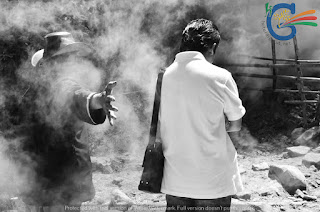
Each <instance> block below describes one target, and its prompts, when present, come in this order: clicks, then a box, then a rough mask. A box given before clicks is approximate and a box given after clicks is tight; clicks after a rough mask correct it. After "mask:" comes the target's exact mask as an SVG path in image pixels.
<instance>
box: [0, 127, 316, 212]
mask: <svg viewBox="0 0 320 212" xmlns="http://www.w3.org/2000/svg"><path fill="white" fill-rule="evenodd" d="M297 131H299V129H296V130H294V131H293V133H292V135H291V137H290V138H289V137H286V136H281V137H277V138H275V139H274V140H273V142H262V143H259V142H258V143H254V141H251V144H250V145H249V146H243V145H242V146H241V145H240V146H239V147H238V153H239V154H238V159H239V166H240V172H241V176H242V180H243V183H244V187H245V191H243V192H241V193H239V194H237V195H236V196H234V197H233V199H232V210H231V211H233V212H248V211H260V212H271V211H272V212H273V211H274V212H280V211H288V212H291V211H301V212H319V211H320V171H319V170H320V146H318V145H319V143H318V141H317V139H316V140H315V138H317V136H318V128H313V129H311V130H309V131H308V130H307V131H303V132H302V131H301V130H300V131H299V134H297ZM245 134H246V136H242V138H243V139H246V140H247V141H248V142H249V143H250V139H252V138H250V136H249V137H248V134H247V133H245ZM297 135H299V136H297ZM256 142H257V141H256ZM308 146H309V147H308ZM141 149H143V148H141ZM142 157H143V152H142V151H141V152H132V153H122V154H118V155H109V156H105V155H102V154H100V156H95V157H92V161H93V164H94V167H93V168H94V174H93V180H94V185H95V188H96V195H95V198H94V199H93V200H92V201H90V202H86V203H84V204H83V206H82V211H126V210H128V211H165V205H166V202H165V196H164V195H163V194H148V193H145V192H141V191H139V190H138V189H137V187H138V183H139V180H140V176H141V172H142V167H141V162H142ZM0 199H1V198H0ZM0 202H1V201H0ZM12 203H14V204H15V206H13V207H11V206H10V205H9V203H8V202H7V204H8V206H7V209H14V210H15V211H23V204H22V203H21V201H19V199H13V200H12V201H11V203H10V204H12ZM1 206H2V207H3V208H4V206H3V205H1ZM0 208H1V207H0ZM0 211H1V210H0Z"/></svg>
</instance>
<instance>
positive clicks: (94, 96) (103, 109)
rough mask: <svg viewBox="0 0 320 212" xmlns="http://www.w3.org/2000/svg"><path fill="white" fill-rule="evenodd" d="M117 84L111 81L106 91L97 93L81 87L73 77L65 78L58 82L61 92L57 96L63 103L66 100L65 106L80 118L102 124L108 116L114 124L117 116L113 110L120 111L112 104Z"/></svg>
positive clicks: (58, 90) (58, 88)
mask: <svg viewBox="0 0 320 212" xmlns="http://www.w3.org/2000/svg"><path fill="white" fill-rule="evenodd" d="M115 85H116V82H110V83H109V84H108V85H107V86H106V88H105V90H104V91H102V92H100V93H96V92H92V91H90V90H88V89H85V88H83V87H81V86H80V85H79V84H78V83H77V82H75V81H73V80H71V79H64V80H62V81H60V82H59V83H58V84H57V92H59V94H58V95H57V97H59V98H58V99H59V100H58V101H59V102H62V105H63V102H65V106H67V107H69V108H70V109H71V111H72V112H73V113H74V114H75V115H76V116H77V117H78V118H79V119H80V120H82V121H84V122H87V123H89V124H93V125H96V124H102V123H103V122H104V121H105V119H106V116H108V118H109V122H110V124H111V125H113V119H115V118H116V117H115V116H114V115H113V111H118V109H117V108H116V107H114V106H112V105H111V102H113V101H114V100H115V99H114V97H113V96H111V92H112V89H113V87H114V86H115ZM62 105H61V106H62Z"/></svg>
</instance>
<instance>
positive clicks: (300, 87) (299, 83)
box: [293, 36, 308, 128]
mask: <svg viewBox="0 0 320 212" xmlns="http://www.w3.org/2000/svg"><path fill="white" fill-rule="evenodd" d="M293 44H294V52H295V60H296V64H297V66H296V68H297V86H298V90H299V93H300V97H301V101H302V102H303V103H302V113H303V127H304V128H306V127H307V125H308V122H307V105H306V103H305V101H306V96H305V94H304V93H303V91H304V90H303V89H304V83H303V80H302V79H301V77H302V76H303V75H302V70H301V68H300V62H299V61H298V60H299V48H298V42H297V36H295V37H294V38H293Z"/></svg>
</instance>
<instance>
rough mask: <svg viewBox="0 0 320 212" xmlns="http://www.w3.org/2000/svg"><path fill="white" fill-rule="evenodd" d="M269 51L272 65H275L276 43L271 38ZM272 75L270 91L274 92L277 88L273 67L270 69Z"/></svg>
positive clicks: (275, 71)
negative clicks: (270, 51)
mask: <svg viewBox="0 0 320 212" xmlns="http://www.w3.org/2000/svg"><path fill="white" fill-rule="evenodd" d="M271 49H272V63H273V64H276V63H277V58H276V42H275V41H274V40H273V39H272V38H271ZM272 74H273V82H272V90H273V91H274V90H275V89H276V88H277V70H276V68H275V67H273V68H272Z"/></svg>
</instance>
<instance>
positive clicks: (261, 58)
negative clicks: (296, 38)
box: [239, 54, 320, 64]
mask: <svg viewBox="0 0 320 212" xmlns="http://www.w3.org/2000/svg"><path fill="white" fill-rule="evenodd" d="M239 56H240V57H248V58H252V59H257V60H266V61H273V58H268V57H256V56H251V55H243V54H241V55H239ZM276 61H282V62H294V63H296V60H295V59H276ZM298 62H299V63H300V64H301V63H320V60H298Z"/></svg>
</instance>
